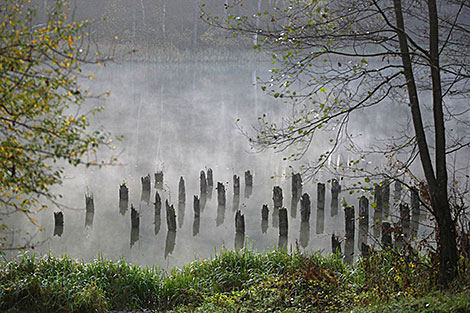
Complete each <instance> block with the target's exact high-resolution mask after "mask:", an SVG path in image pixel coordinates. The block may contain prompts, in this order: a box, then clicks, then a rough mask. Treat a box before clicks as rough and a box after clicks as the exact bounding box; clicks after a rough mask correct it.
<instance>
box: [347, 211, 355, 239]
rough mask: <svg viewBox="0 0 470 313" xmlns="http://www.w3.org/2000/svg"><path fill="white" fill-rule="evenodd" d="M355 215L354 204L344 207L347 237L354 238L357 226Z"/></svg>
mask: <svg viewBox="0 0 470 313" xmlns="http://www.w3.org/2000/svg"><path fill="white" fill-rule="evenodd" d="M354 215H355V214H354V206H347V207H345V208H344V219H345V221H344V223H345V231H346V239H354V232H355V228H356V226H355V225H356V223H355V222H356V219H355V216H354Z"/></svg>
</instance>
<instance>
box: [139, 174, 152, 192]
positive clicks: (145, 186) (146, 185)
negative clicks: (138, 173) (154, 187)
mask: <svg viewBox="0 0 470 313" xmlns="http://www.w3.org/2000/svg"><path fill="white" fill-rule="evenodd" d="M140 181H141V183H142V193H144V192H150V189H151V186H150V174H147V176H145V177H141V178H140Z"/></svg>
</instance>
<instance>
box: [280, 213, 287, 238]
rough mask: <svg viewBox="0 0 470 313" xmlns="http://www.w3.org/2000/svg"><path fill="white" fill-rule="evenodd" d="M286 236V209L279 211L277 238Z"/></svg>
mask: <svg viewBox="0 0 470 313" xmlns="http://www.w3.org/2000/svg"><path fill="white" fill-rule="evenodd" d="M287 234H288V221H287V209H286V208H281V209H279V236H287Z"/></svg>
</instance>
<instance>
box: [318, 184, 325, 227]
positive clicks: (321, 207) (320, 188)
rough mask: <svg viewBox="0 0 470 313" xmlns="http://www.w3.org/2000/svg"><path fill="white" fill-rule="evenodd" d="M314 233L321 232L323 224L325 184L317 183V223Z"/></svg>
mask: <svg viewBox="0 0 470 313" xmlns="http://www.w3.org/2000/svg"><path fill="white" fill-rule="evenodd" d="M316 226H317V227H316V233H317V234H323V231H324V226H325V184H322V183H318V184H317V225H316Z"/></svg>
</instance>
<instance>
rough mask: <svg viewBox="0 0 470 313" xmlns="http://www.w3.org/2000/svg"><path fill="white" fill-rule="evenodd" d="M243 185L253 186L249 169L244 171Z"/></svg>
mask: <svg viewBox="0 0 470 313" xmlns="http://www.w3.org/2000/svg"><path fill="white" fill-rule="evenodd" d="M245 187H253V175H252V174H251V172H250V170H247V171H245Z"/></svg>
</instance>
